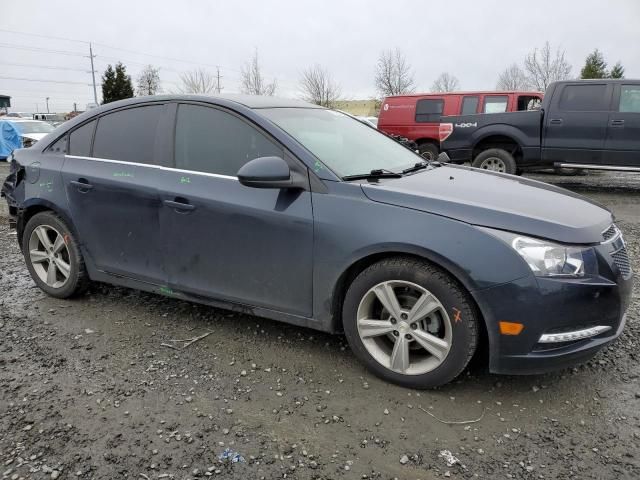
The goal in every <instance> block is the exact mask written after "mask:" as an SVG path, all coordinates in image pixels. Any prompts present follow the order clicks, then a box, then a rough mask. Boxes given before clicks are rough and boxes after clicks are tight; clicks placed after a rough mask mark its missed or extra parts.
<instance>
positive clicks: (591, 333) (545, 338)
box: [538, 325, 611, 343]
mask: <svg viewBox="0 0 640 480" xmlns="http://www.w3.org/2000/svg"><path fill="white" fill-rule="evenodd" d="M607 330H611V327H610V326H607V325H598V326H597V327H591V328H585V329H583V330H575V331H573V332H562V333H545V334H543V335H541V336H540V340H538V343H562V342H574V341H576V340H582V339H584V338H589V337H595V336H596V335H600V334H601V333H604V332H606V331H607Z"/></svg>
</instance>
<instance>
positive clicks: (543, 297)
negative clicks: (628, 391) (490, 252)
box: [474, 244, 632, 374]
mask: <svg viewBox="0 0 640 480" xmlns="http://www.w3.org/2000/svg"><path fill="white" fill-rule="evenodd" d="M614 249H615V247H614V246H612V245H611V244H603V245H600V246H597V247H595V250H596V253H597V256H598V263H599V265H598V267H599V275H598V276H590V277H584V278H573V279H567V278H540V277H534V276H533V275H530V276H527V277H525V278H521V279H519V280H516V281H514V282H510V283H507V284H503V285H498V286H495V287H491V288H488V289H484V290H478V291H476V292H474V297H475V298H476V301H477V302H478V305H479V306H480V309H481V311H482V313H483V315H484V318H485V321H486V325H487V332H488V335H489V343H490V360H489V366H490V370H491V371H492V372H495V373H505V374H526V373H544V372H548V371H550V370H556V369H559V368H565V367H569V366H572V365H575V364H577V363H580V362H583V361H585V360H587V359H588V358H590V357H592V356H593V355H594V354H595V353H596V352H597V351H598V350H599V349H600V348H602V347H603V346H604V345H606V344H608V343H610V342H612V341H613V340H615V339H616V338H617V337H618V336H620V334H621V333H622V331H623V329H624V325H625V322H626V315H625V312H626V310H627V307H628V305H629V301H630V297H631V288H632V276H631V273H630V271H622V270H621V269H620V268H619V266H618V263H616V261H614V257H613V255H612V251H613V250H614ZM623 270H624V269H623ZM499 322H516V323H520V324H522V325H523V326H524V328H523V329H522V331H521V333H520V334H518V335H504V334H502V333H501V332H500V328H499ZM598 327H601V328H598ZM606 327H609V328H606ZM585 332H586V333H589V335H586V334H585ZM578 334H579V335H578ZM580 337H582V338H580ZM550 339H551V340H553V341H549V340H550Z"/></svg>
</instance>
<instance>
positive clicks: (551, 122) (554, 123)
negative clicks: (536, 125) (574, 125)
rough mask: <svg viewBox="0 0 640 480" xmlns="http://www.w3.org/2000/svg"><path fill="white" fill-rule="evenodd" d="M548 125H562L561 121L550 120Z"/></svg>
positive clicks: (556, 119) (558, 119)
mask: <svg viewBox="0 0 640 480" xmlns="http://www.w3.org/2000/svg"><path fill="white" fill-rule="evenodd" d="M549 125H562V119H561V118H552V119H551V120H549Z"/></svg>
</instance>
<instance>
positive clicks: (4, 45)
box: [0, 43, 84, 57]
mask: <svg viewBox="0 0 640 480" xmlns="http://www.w3.org/2000/svg"><path fill="white" fill-rule="evenodd" d="M0 47H1V48H17V49H19V50H29V51H32V52H43V53H53V54H56V55H70V56H76V57H84V54H83V53H80V52H72V51H69V50H52V49H49V48H42V47H32V46H29V45H19V44H15V43H0Z"/></svg>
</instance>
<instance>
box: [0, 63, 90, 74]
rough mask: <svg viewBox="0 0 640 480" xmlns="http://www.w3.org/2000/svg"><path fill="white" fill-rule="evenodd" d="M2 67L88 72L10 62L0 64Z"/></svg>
mask: <svg viewBox="0 0 640 480" xmlns="http://www.w3.org/2000/svg"><path fill="white" fill-rule="evenodd" d="M0 65H8V66H11V67H28V68H43V69H47V70H67V71H70V72H86V70H85V69H83V68H69V67H58V66H54V65H35V64H29V63H10V62H0Z"/></svg>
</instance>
